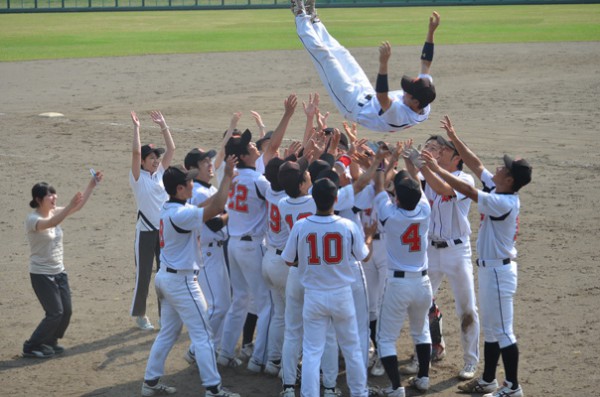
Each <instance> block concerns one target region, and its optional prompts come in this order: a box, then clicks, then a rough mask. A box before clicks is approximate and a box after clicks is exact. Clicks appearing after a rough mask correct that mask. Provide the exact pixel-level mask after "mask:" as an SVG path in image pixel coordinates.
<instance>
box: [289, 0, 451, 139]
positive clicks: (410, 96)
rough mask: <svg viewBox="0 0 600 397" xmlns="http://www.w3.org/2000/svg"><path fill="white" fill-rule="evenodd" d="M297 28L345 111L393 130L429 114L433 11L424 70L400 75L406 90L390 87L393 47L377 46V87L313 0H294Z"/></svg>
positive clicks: (368, 123) (372, 126) (352, 117)
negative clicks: (330, 29) (320, 15)
mask: <svg viewBox="0 0 600 397" xmlns="http://www.w3.org/2000/svg"><path fill="white" fill-rule="evenodd" d="M291 3H292V12H293V14H294V15H295V16H296V18H295V20H296V30H297V33H298V36H299V38H300V41H301V42H302V45H304V48H306V50H307V51H308V53H309V54H310V56H311V59H312V61H313V63H314V65H315V68H316V69H317V72H318V73H319V76H320V78H321V81H322V82H323V85H324V86H325V88H326V89H327V91H328V92H329V96H330V97H331V100H332V101H333V103H334V104H335V105H336V107H337V108H338V110H339V111H340V112H341V113H342V115H343V116H344V117H345V118H346V119H348V120H350V121H353V122H356V123H358V124H360V125H362V126H363V127H365V128H368V129H370V130H372V131H378V132H394V131H399V130H403V129H406V128H409V127H411V126H413V125H416V124H419V123H422V122H423V121H425V120H427V118H428V117H429V112H430V110H431V107H430V103H431V102H433V101H434V100H435V96H436V93H435V87H434V85H433V79H432V77H431V76H430V75H429V69H430V67H431V62H432V60H433V48H434V45H433V35H434V32H435V30H436V29H437V27H438V26H439V23H440V16H439V14H438V13H437V12H434V13H433V14H432V16H431V18H430V19H429V29H428V31H427V38H426V40H425V45H424V46H423V51H422V53H421V73H420V74H419V76H418V77H417V78H415V79H413V78H410V77H408V76H404V77H402V84H401V85H402V90H399V91H390V90H389V87H388V61H389V58H390V56H391V46H390V44H389V43H388V42H384V43H383V44H382V45H381V46H380V47H379V71H378V74H377V83H376V85H375V88H373V86H372V85H371V82H370V81H369V78H368V77H367V75H366V74H365V72H364V71H363V70H362V69H361V67H360V65H358V63H357V62H356V59H354V57H353V56H352V55H351V54H350V52H349V51H348V50H347V49H346V48H344V47H343V46H342V45H341V44H340V43H339V42H338V41H337V40H336V39H335V38H333V37H332V36H331V35H330V34H329V32H328V31H327V29H326V28H325V26H324V25H323V23H322V22H321V21H320V20H319V19H318V17H317V15H316V9H315V1H314V0H306V8H305V6H304V3H305V1H304V0H291Z"/></svg>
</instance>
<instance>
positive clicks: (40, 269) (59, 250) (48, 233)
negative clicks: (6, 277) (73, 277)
mask: <svg viewBox="0 0 600 397" xmlns="http://www.w3.org/2000/svg"><path fill="white" fill-rule="evenodd" d="M40 219H42V216H41V215H40V214H39V213H38V212H37V211H33V212H31V213H30V214H29V215H28V216H27V219H25V231H26V232H27V238H28V239H29V247H30V249H31V254H30V256H29V272H30V273H34V274H49V275H53V274H59V273H62V272H64V271H65V266H64V264H63V232H62V229H61V228H60V226H56V227H51V228H48V229H44V230H40V231H37V230H36V225H37V223H38V221H39V220H40Z"/></svg>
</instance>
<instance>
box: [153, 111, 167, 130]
mask: <svg viewBox="0 0 600 397" xmlns="http://www.w3.org/2000/svg"><path fill="white" fill-rule="evenodd" d="M150 118H151V119H152V121H154V122H155V123H156V124H158V125H159V126H160V128H166V126H167V122H166V121H165V118H164V116H163V115H162V113H161V112H160V111H158V110H153V111H152V112H150Z"/></svg>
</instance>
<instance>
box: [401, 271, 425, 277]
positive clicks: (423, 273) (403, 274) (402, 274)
mask: <svg viewBox="0 0 600 397" xmlns="http://www.w3.org/2000/svg"><path fill="white" fill-rule="evenodd" d="M405 274H406V273H405V272H403V271H402V270H395V271H394V277H395V278H404V276H405ZM426 275H427V270H423V271H422V272H421V276H426Z"/></svg>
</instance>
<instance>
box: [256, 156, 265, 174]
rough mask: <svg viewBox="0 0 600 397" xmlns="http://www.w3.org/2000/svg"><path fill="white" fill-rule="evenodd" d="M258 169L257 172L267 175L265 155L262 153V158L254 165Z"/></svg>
mask: <svg viewBox="0 0 600 397" xmlns="http://www.w3.org/2000/svg"><path fill="white" fill-rule="evenodd" d="M254 166H255V167H256V172H258V173H259V174H261V175H263V174H264V173H265V155H264V153H261V155H260V157H259V158H258V159H256V163H255V165H254Z"/></svg>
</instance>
